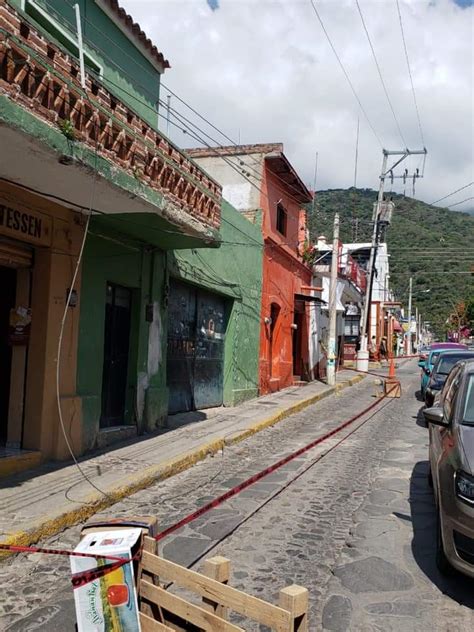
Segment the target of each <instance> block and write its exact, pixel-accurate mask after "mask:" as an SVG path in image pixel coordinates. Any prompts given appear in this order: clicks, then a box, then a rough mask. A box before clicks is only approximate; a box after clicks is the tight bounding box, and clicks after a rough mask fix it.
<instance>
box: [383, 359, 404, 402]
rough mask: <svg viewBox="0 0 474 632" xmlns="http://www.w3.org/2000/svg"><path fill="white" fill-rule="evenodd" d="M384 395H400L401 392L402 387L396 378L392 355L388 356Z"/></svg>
mask: <svg viewBox="0 0 474 632" xmlns="http://www.w3.org/2000/svg"><path fill="white" fill-rule="evenodd" d="M384 387H385V388H384V390H385V397H400V396H401V393H402V389H401V386H400V382H399V381H398V380H397V378H396V376H395V361H394V359H393V355H392V356H390V364H389V369H388V378H387V379H386V380H385V383H384Z"/></svg>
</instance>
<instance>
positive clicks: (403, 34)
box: [395, 0, 425, 147]
mask: <svg viewBox="0 0 474 632" xmlns="http://www.w3.org/2000/svg"><path fill="white" fill-rule="evenodd" d="M395 1H396V3H397V11H398V20H399V22H400V31H401V33H402V40H403V48H404V49H405V59H406V62H407V68H408V74H409V76H410V83H411V92H412V94H413V102H414V104H415V110H416V118H417V120H418V128H419V130H420V137H421V142H422V144H423V147H425V138H424V135H423V128H422V127H421V119H420V110H419V108H418V101H417V99H416V92H415V84H414V83H413V76H412V74H411V67H410V60H409V58H408V48H407V43H406V40H405V32H404V30H403V20H402V13H401V11H400V3H399V1H398V0H395Z"/></svg>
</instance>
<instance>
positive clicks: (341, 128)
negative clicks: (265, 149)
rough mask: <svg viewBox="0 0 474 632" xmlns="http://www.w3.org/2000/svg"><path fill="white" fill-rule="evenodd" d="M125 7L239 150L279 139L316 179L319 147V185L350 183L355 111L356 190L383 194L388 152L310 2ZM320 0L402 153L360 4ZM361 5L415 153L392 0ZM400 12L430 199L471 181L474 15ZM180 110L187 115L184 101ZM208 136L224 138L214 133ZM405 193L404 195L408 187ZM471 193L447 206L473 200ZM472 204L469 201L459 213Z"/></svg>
mask: <svg viewBox="0 0 474 632" xmlns="http://www.w3.org/2000/svg"><path fill="white" fill-rule="evenodd" d="M121 4H122V5H123V6H124V7H125V8H126V9H127V11H129V12H130V13H131V14H132V16H133V17H134V19H135V20H137V21H138V22H139V23H140V24H141V26H142V28H144V29H145V30H146V32H147V33H148V35H149V36H150V37H151V38H152V40H153V41H154V42H155V44H156V45H157V46H158V48H159V49H160V50H161V51H162V52H163V53H164V54H165V56H166V57H167V58H168V59H169V60H170V62H171V66H172V68H171V69H170V70H168V71H167V72H166V73H165V75H164V84H165V85H166V86H169V87H170V88H171V89H172V90H173V91H175V92H177V94H179V95H180V96H181V97H182V98H183V99H185V100H186V101H187V102H189V103H190V104H192V105H193V107H194V108H195V109H197V110H198V111H199V112H200V113H202V114H203V115H205V116H206V117H207V118H208V119H209V120H211V121H212V122H213V123H214V124H215V125H216V126H217V127H219V128H220V129H222V130H223V131H224V132H225V133H226V134H228V135H229V136H231V137H232V138H233V139H234V140H235V141H239V136H240V141H241V142H242V143H254V142H255V143H256V142H277V141H283V142H284V144H285V153H286V154H287V156H288V158H289V159H290V160H291V162H292V163H293V164H294V166H295V167H296V168H297V169H298V171H299V173H300V175H301V176H302V178H303V180H304V181H305V182H306V183H308V184H311V181H312V177H313V175H312V174H313V171H314V157H315V153H316V151H317V152H318V153H319V169H318V173H319V176H318V188H331V187H332V188H338V187H348V186H351V185H352V183H353V173H354V151H355V134H356V125H357V117H358V116H360V124H361V133H360V148H359V168H358V174H359V175H358V186H367V187H372V188H377V186H378V174H379V171H380V166H381V158H382V155H381V149H380V146H379V145H378V142H377V140H376V139H375V138H374V135H373V134H372V132H371V130H370V128H369V126H368V124H367V122H366V121H365V119H364V117H363V115H362V114H361V113H360V111H359V109H358V106H357V103H356V101H355V99H354V97H353V95H352V93H351V90H350V88H349V86H348V84H347V82H346V80H345V78H344V76H343V74H342V72H341V70H340V68H339V66H338V64H337V61H336V59H335V57H334V55H333V53H332V51H331V49H330V47H329V44H328V42H327V40H326V38H325V36H324V34H323V32H322V30H321V27H320V25H319V23H318V21H317V19H316V16H315V14H314V13H313V10H312V8H311V5H310V2H309V0H295V1H291V0H290V1H286V0H285V1H277V0H274V1H265V0H220V1H219V8H218V9H217V10H214V11H212V10H211V8H210V7H209V5H208V4H207V2H206V0H187V1H183V0H121ZM316 4H317V7H318V10H319V11H320V14H321V16H322V19H323V21H324V23H325V25H326V28H327V30H328V32H329V34H330V36H331V38H332V40H333V43H334V45H335V47H336V49H337V51H338V53H339V54H340V56H341V58H342V60H343V63H344V65H345V66H346V69H347V71H348V73H349V75H350V77H351V79H352V81H353V83H354V86H355V88H356V91H357V92H358V94H359V96H360V98H361V101H362V103H363V105H364V108H365V109H366V111H367V114H368V116H369V118H370V119H371V121H372V124H373V126H374V128H375V129H376V130H377V133H378V134H379V136H380V137H381V139H382V142H383V145H384V146H385V147H387V148H389V149H398V148H400V147H401V146H402V141H401V139H400V137H399V135H398V133H397V129H396V125H395V122H394V120H393V117H392V115H391V112H390V109H389V106H388V104H387V101H386V99H385V96H384V93H383V90H382V86H381V84H380V80H379V78H378V75H377V71H376V68H375V65H374V61H373V58H372V56H371V52H370V48H369V45H368V42H367V40H366V37H365V33H364V31H363V27H362V24H361V22H360V18H359V15H358V13H357V9H356V6H355V3H354V2H353V1H352V0H326V1H324V2H319V1H318V0H316ZM360 4H361V7H362V11H363V13H364V17H365V19H366V23H367V28H368V30H369V33H370V36H371V38H372V42H373V44H374V47H375V51H376V53H377V56H378V60H379V63H380V66H381V68H382V72H383V75H384V79H385V82H386V85H387V88H388V91H389V94H390V96H391V98H392V101H393V105H394V109H395V112H396V114H397V116H398V119H399V122H400V126H401V129H402V131H403V134H404V137H405V138H406V140H407V143H408V145H409V147H410V148H414V147H419V146H420V145H421V140H420V134H419V131H418V125H417V120H416V115H415V109H414V104H413V98H412V94H411V86H410V81H409V77H408V71H407V67H406V62H405V57H404V52H403V46H402V39H401V34H400V27H399V22H398V14H397V9H396V3H395V0H372V1H370V2H368V1H367V0H361V2H360ZM400 5H401V11H402V16H403V20H404V27H405V36H406V40H407V45H408V52H409V55H410V61H411V68H412V74H413V80H414V83H415V89H416V91H417V98H418V104H419V109H420V114H421V122H422V125H423V128H424V134H425V140H426V146H427V148H428V152H429V154H428V159H427V165H426V173H425V179H424V180H419V181H418V184H417V192H416V197H419V198H421V199H423V200H425V201H427V202H430V201H433V200H435V199H437V198H439V197H442V196H443V195H445V194H447V193H449V192H451V191H454V190H455V189H457V188H459V187H460V186H463V185H464V184H466V183H468V182H471V181H473V180H474V173H473V171H474V168H473V163H474V160H473V146H474V143H473V141H474V130H473V112H474V102H473V101H474V88H473V75H474V73H473V40H474V33H473V29H474V26H473V25H474V7H472V6H471V7H470V8H461V7H460V6H458V5H457V4H456V3H455V2H454V1H453V0H437V1H435V2H433V1H429V0H400ZM162 95H163V97H165V95H166V88H164V89H163V91H162ZM172 106H173V107H176V108H177V109H179V110H180V111H182V112H183V113H184V114H186V115H187V116H189V115H190V113H189V112H186V111H185V110H184V109H183V107H182V106H181V105H178V103H177V101H176V100H173V101H172ZM192 118H193V119H194V117H192ZM163 129H164V126H163ZM172 129H173V128H172ZM206 131H208V133H209V134H210V135H211V136H214V137H215V138H216V140H219V142H221V143H222V144H224V143H225V140H224V139H223V138H222V137H218V136H217V133H216V132H214V131H213V130H210V128H207V127H206ZM171 137H172V139H173V140H174V141H175V142H176V143H177V144H178V145H180V146H188V145H189V137H187V136H184V135H183V134H182V132H180V131H179V130H176V129H174V130H173V131H172V133H171ZM195 144H196V143H195ZM407 166H408V167H409V168H411V169H413V168H415V167H416V166H418V160H415V159H414V158H413V159H411V160H410V162H409V163H408V164H407ZM397 186H398V190H399V191H400V190H402V189H403V186H402V185H401V184H400V181H399V183H398V185H397ZM473 189H474V187H473V188H472V189H467V190H465V191H463V192H462V193H460V194H459V195H458V196H453V198H450V199H449V200H447V201H446V203H453V202H456V201H458V200H461V199H463V198H464V197H468V195H472V191H473ZM408 192H409V187H407V193H408ZM466 193H467V194H468V195H466ZM473 206H474V205H473V204H472V202H471V203H467V204H465V205H463V206H457V207H456V209H457V210H462V209H463V208H473Z"/></svg>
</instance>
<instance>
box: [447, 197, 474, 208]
mask: <svg viewBox="0 0 474 632" xmlns="http://www.w3.org/2000/svg"><path fill="white" fill-rule="evenodd" d="M469 200H474V195H471V197H468V198H465V199H464V200H461V201H460V202H455V203H454V204H449V205H448V206H447V207H446V208H452V207H453V206H457V205H458V204H464V202H469Z"/></svg>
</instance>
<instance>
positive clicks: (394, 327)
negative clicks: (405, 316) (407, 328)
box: [393, 319, 403, 331]
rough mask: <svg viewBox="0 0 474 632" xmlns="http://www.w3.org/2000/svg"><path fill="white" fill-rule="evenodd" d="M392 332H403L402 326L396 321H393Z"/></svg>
mask: <svg viewBox="0 0 474 632" xmlns="http://www.w3.org/2000/svg"><path fill="white" fill-rule="evenodd" d="M393 331H403V329H402V326H401V325H400V323H399V322H398V320H396V319H394V321H393Z"/></svg>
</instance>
